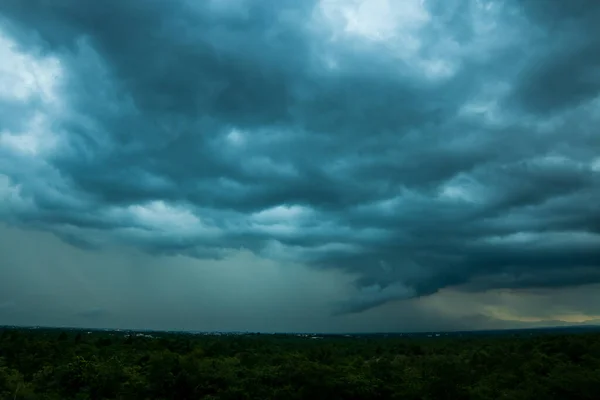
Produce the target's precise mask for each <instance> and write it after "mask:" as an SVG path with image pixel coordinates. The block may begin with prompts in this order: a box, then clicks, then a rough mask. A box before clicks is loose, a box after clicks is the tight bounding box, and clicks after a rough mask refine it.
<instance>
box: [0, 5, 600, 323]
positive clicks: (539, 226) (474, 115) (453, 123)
mask: <svg viewBox="0 0 600 400" xmlns="http://www.w3.org/2000/svg"><path fill="white" fill-rule="evenodd" d="M540 4H541V2H539V1H521V0H514V1H508V2H505V1H492V0H481V1H466V0H465V1H459V0H456V1H443V2H442V1H441V0H428V1H417V0H414V1H413V0H407V1H402V2H392V1H377V2H368V1H337V2H336V1H330V0H321V1H302V2H297V1H287V0H286V1H280V2H278V4H277V7H274V6H273V5H271V4H267V3H266V2H260V1H250V0H239V1H225V2H218V1H205V2H192V1H184V0H177V1H152V2H147V1H141V0H140V1H137V0H134V1H120V0H107V1H103V2H96V3H90V2H81V1H76V0H65V1H61V2H58V3H57V2H54V1H50V0H37V1H33V0H25V1H23V0H5V1H3V2H2V3H1V4H0V56H1V57H2V58H3V60H8V61H7V64H6V65H9V67H8V69H6V68H5V67H0V218H1V219H2V220H3V221H4V222H8V223H10V224H13V225H15V226H22V227H29V228H34V229H38V230H44V231H49V232H52V233H54V234H56V235H57V236H58V237H60V238H62V239H63V240H65V241H67V242H68V243H71V244H74V245H76V246H80V247H84V248H88V249H101V248H103V246H107V245H110V244H114V243H120V244H128V245H133V246H136V247H138V248H140V249H143V250H144V251H147V252H150V253H152V254H170V255H177V254H182V255H186V256H191V257H196V258H201V259H223V258H225V257H228V256H229V255H231V254H233V253H234V252H236V251H239V250H240V249H243V250H247V251H250V252H252V253H254V254H255V255H258V256H261V257H265V258H269V259H272V260H279V261H285V262H288V261H291V262H297V263H303V264H306V265H309V266H312V267H315V268H322V269H334V270H336V271H341V272H344V273H346V274H348V275H349V276H352V277H354V278H355V284H356V285H357V288H358V290H357V291H356V296H354V297H352V298H350V299H348V301H346V302H344V303H343V304H342V305H341V306H340V307H339V312H340V313H342V314H344V313H353V312H361V311H364V310H368V309H370V308H373V307H376V306H379V305H382V304H384V303H388V302H391V301H395V300H400V299H408V298H414V297H421V296H427V295H431V294H433V293H436V292H438V291H439V290H441V289H444V288H448V287H461V288H462V290H465V291H469V290H471V291H484V290H491V289H498V288H518V289H527V288H540V287H548V288H553V287H562V286H573V285H582V284H588V283H598V282H600V201H598V199H600V158H599V154H600V151H599V150H600V135H598V133H597V130H595V127H597V126H600V75H598V73H597V70H598V67H599V65H600V57H599V56H598V55H599V54H600V40H599V39H597V38H600V31H599V28H598V24H596V23H595V22H596V21H597V20H598V17H600V4H597V3H596V2H593V1H584V0H581V1H572V2H568V4H567V2H559V1H548V2H544V6H543V7H542V6H541V5H540ZM3 63H4V61H3ZM2 68H4V69H2ZM11 74H12V75H11ZM88 314H89V315H90V316H91V315H92V314H94V315H96V314H98V315H99V316H100V315H101V314H102V313H101V312H100V310H95V309H94V310H91V311H89V312H88Z"/></svg>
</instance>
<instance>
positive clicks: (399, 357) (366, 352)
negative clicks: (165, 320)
mask: <svg viewBox="0 0 600 400" xmlns="http://www.w3.org/2000/svg"><path fill="white" fill-rule="evenodd" d="M0 335H1V336H0V399H48V400H54V399H56V400H58V399H311V400H317V399H328V400H335V399H403V400H406V399H432V400H433V399H436V400H437V399H452V400H460V399H515V400H518V399H573V400H574V399H595V400H597V399H599V398H600V334H598V333H593V334H579V335H554V336H551V335H540V336H535V337H527V338H525V337H494V338H491V337H487V338H430V339H428V338H421V339H414V338H413V339H408V338H387V339H385V338H380V339H369V338H343V337H342V338H324V339H321V340H312V339H310V338H304V337H296V336H291V335H290V336H284V335H281V336H279V335H247V336H223V337H218V336H192V335H174V334H173V335H169V334H162V335H158V336H156V337H145V336H136V335H126V334H114V333H113V334H111V333H101V332H94V333H91V334H90V333H86V332H73V331H69V332H67V331H50V330H47V331H35V330H15V329H12V330H3V331H2V332H1V333H0Z"/></svg>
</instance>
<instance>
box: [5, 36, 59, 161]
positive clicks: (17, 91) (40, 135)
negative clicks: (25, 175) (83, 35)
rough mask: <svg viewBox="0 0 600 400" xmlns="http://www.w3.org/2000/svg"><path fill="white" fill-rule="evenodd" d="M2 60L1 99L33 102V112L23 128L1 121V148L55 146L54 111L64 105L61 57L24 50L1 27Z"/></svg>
mask: <svg viewBox="0 0 600 400" xmlns="http://www.w3.org/2000/svg"><path fill="white" fill-rule="evenodd" d="M0 60H2V61H1V62H0V100H4V101H7V102H16V103H17V104H20V105H22V106H23V107H26V106H27V105H28V104H33V110H32V111H30V112H31V113H32V115H31V117H30V118H29V121H28V122H27V123H25V124H24V125H25V126H23V128H22V129H20V130H17V131H11V130H8V129H6V127H4V126H2V125H0V148H1V147H5V148H9V149H12V150H13V151H16V152H19V153H22V154H24V155H29V156H37V155H39V154H41V153H43V152H46V151H49V150H52V149H53V148H54V146H55V145H56V143H57V138H56V135H55V134H54V133H53V132H52V120H53V117H54V116H53V115H52V114H53V113H56V112H58V111H59V110H60V107H61V102H60V97H59V93H58V89H59V85H60V82H61V80H62V79H63V69H62V66H61V62H60V60H59V59H58V58H56V57H52V56H48V57H42V58H36V57H33V56H32V55H29V54H26V53H22V52H20V51H19V49H18V46H17V44H16V43H15V42H14V41H12V40H10V39H9V38H7V37H6V36H5V35H3V33H2V31H0Z"/></svg>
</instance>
